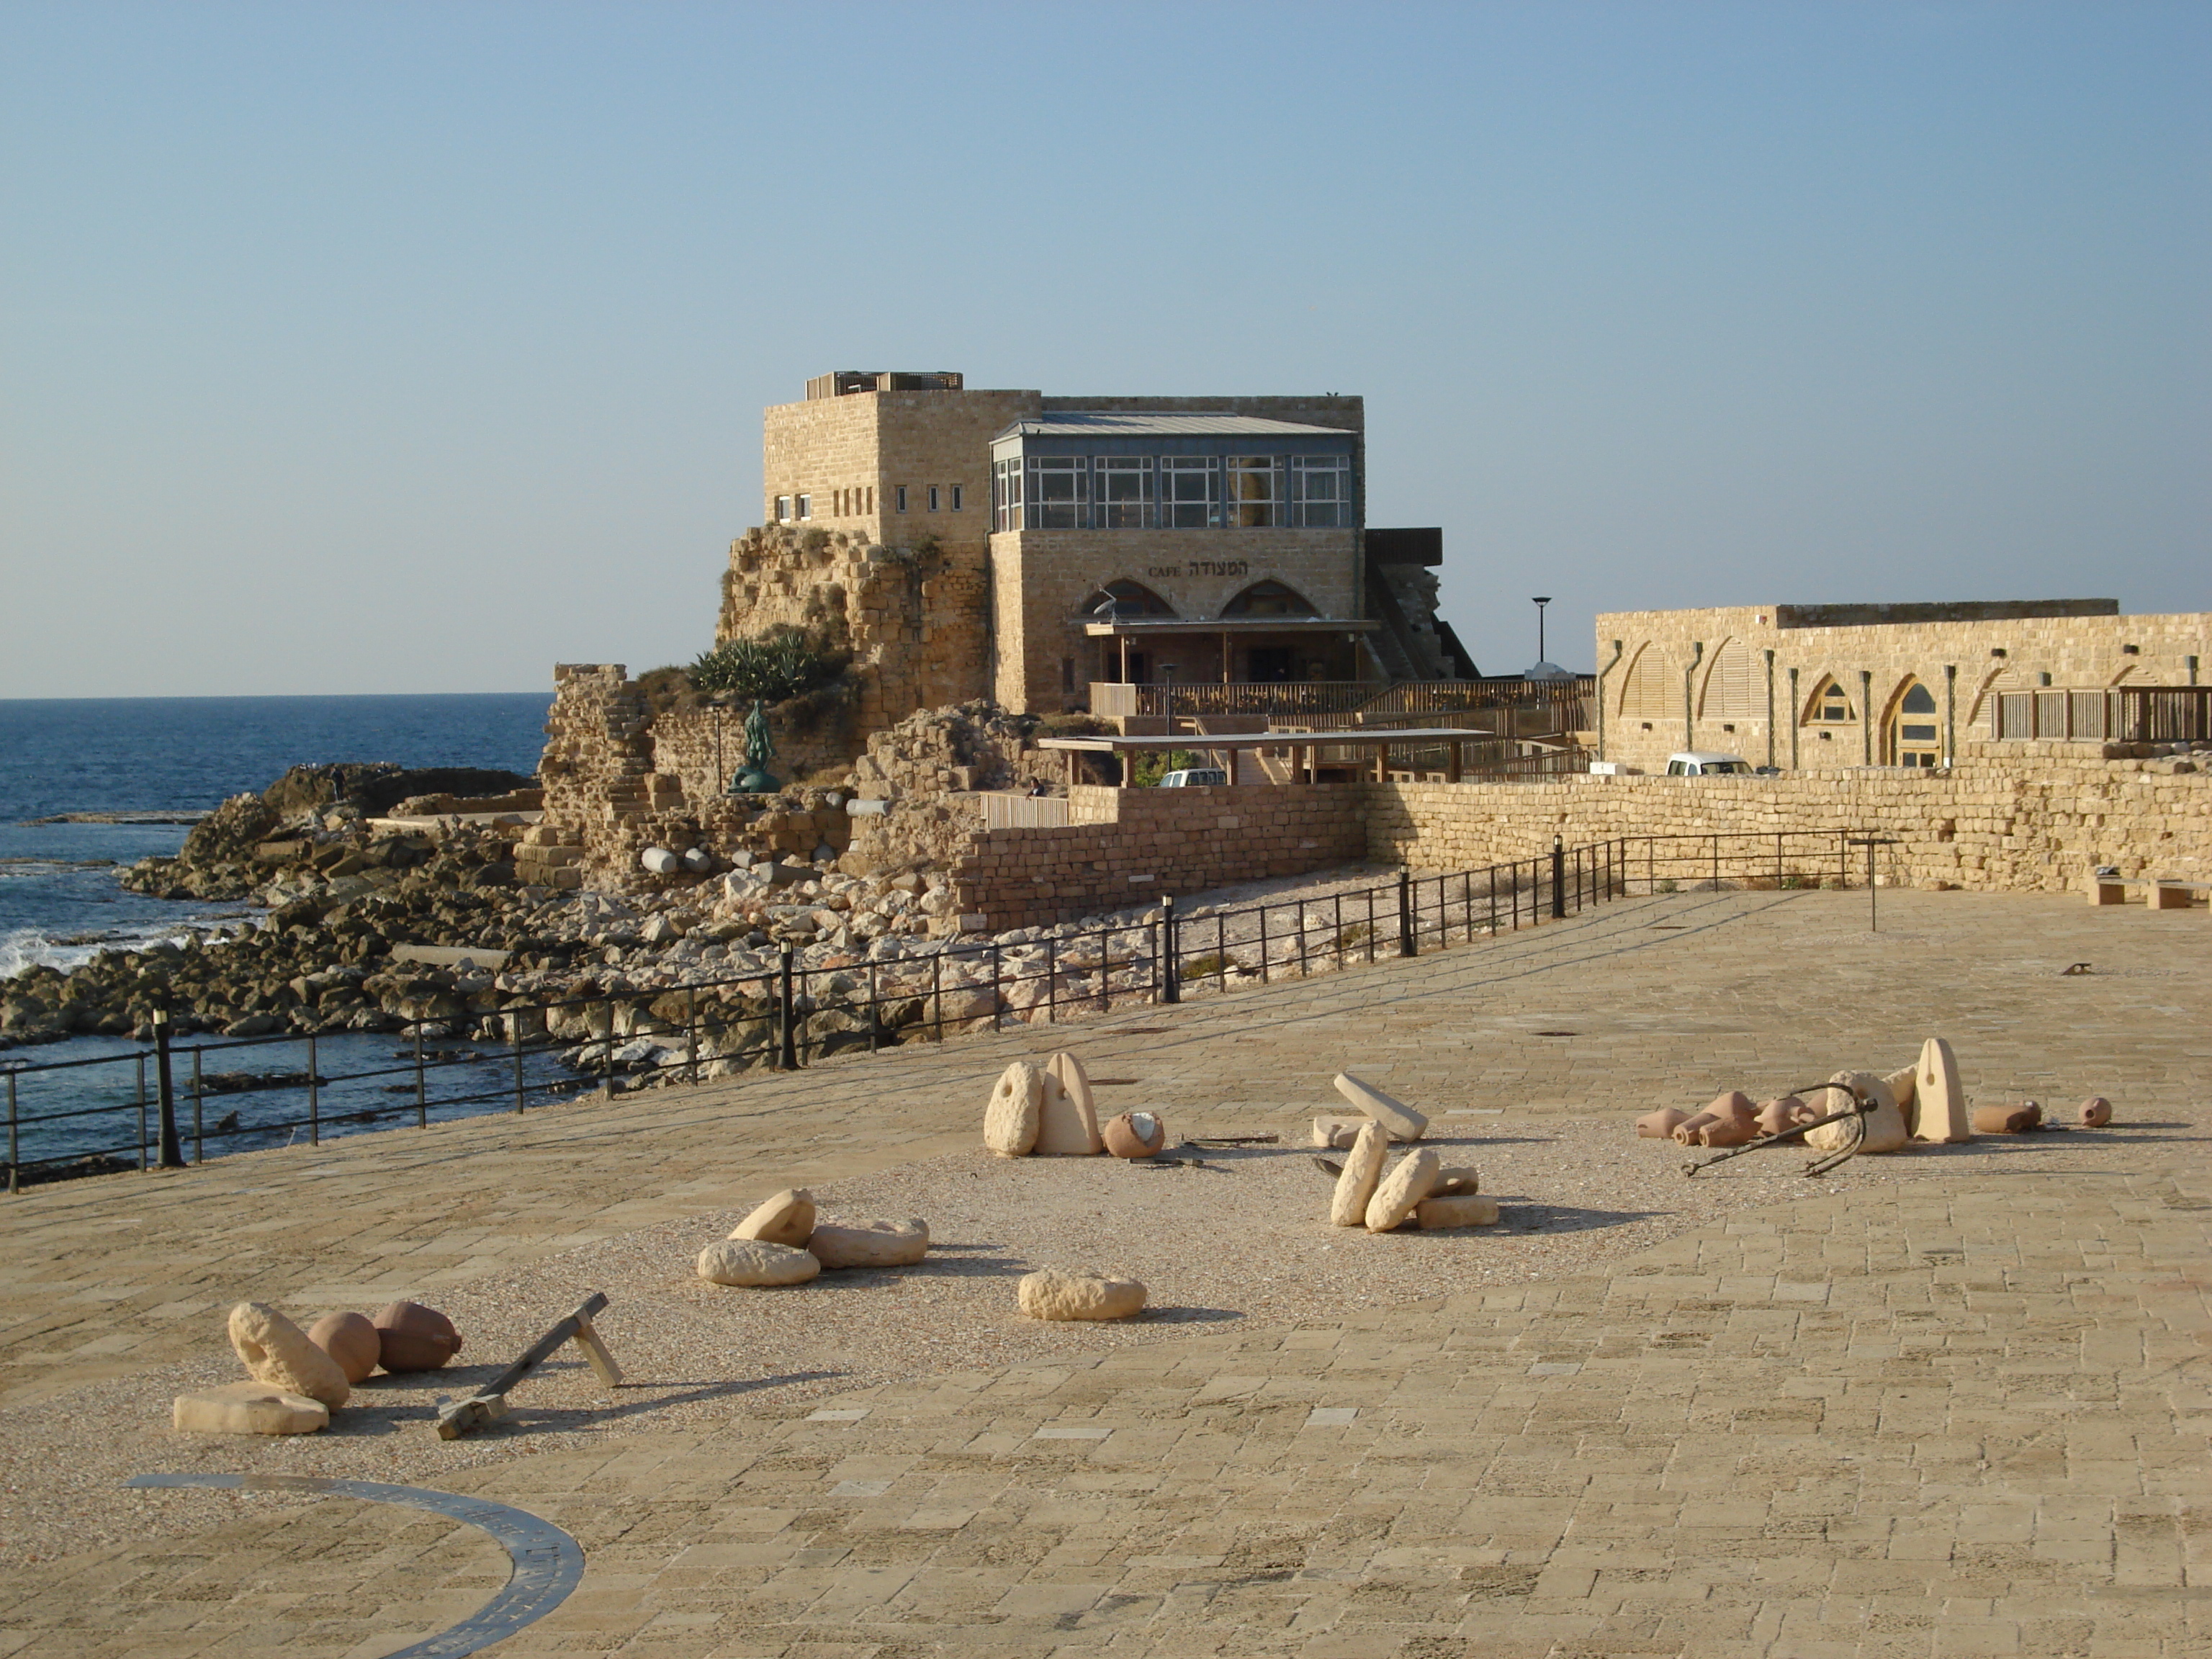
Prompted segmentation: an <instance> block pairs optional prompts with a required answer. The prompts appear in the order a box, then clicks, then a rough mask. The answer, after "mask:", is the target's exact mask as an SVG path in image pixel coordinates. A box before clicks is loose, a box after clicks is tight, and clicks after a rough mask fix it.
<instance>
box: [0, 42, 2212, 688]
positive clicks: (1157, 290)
mask: <svg viewBox="0 0 2212 1659" xmlns="http://www.w3.org/2000/svg"><path fill="white" fill-rule="evenodd" d="M2208 88H2212V6H2207V5H2205V4H2203V3H2191V4H2179V5H2152V4H2129V3H2123V0H2096V3H2085V4H2071V5H2055V4H2033V3H1944V4H1924V5H1920V4H1901V3H1900V4H1882V3H1877V0H1853V3H1847V4H1789V3H1771V4H1757V5H1717V4H1698V3H1692V0H1669V3H1664V4H1661V3H1649V0H1638V3H1634V4H1620V5H1602V4H1557V5H1538V4H1522V5H1482V4H1463V5H1455V6H1447V7H1429V6H1420V5H1411V4H1397V5H1366V6H1360V5H1350V4H1344V3H1336V4H1331V5H1328V6H1305V5H1297V4H1277V5H1255V6H1246V5H1236V4H1226V3H1221V4H1208V3H1195V0H1181V3H1175V4H1167V5H1152V4H1121V3H1103V4H1097V3H1094V4H1080V5H1079V4H1055V3H1049V0H1030V3H1024V4H1019V5H1012V6H958V5H927V6H925V5H919V4H900V5H885V6H873V5H860V4H838V3H826V4H825V3H817V4H813V5H809V6H805V7H793V6H786V5H778V6H774V7H769V6H760V7H752V6H740V5H712V6H709V5H676V4H623V5H599V6H588V5H561V4H552V3H530V4H513V5H468V4H451V3H438V4H419V5H410V4H392V3H377V4H363V5H352V6H347V5H330V4H325V5H315V4H308V3H300V0H291V3H285V4H280V5H269V6H235V5H222V4H210V3H192V4H186V5H179V4H174V3H162V4H158V5H147V6H126V5H102V4H96V3H87V4H70V5H59V4H40V3H35V0H15V3H12V4H10V5H9V6H8V7H6V8H5V9H4V11H0V578H3V579H4V580H0V619H4V628H3V629H0V696H63V695H98V694H103V693H118V694H121V693H130V694H161V693H177V694H183V693H241V692H304V691H384V690H526V689H530V688H532V687H537V686H541V685H545V684H549V683H550V665H552V664H553V663H554V662H555V661H556V660H608V661H615V660H620V661H626V662H628V663H629V665H631V667H632V668H633V669H634V670H637V669H642V668H645V667H647V666H651V665H654V664H657V663H660V662H664V661H669V660H686V659H689V658H690V656H692V655H693V654H694V653H696V652H697V651H699V650H700V649H701V648H702V647H704V646H706V645H707V644H708V643H710V641H711V635H712V628H713V622H714V607H715V602H716V586H715V584H716V577H717V574H718V573H719V571H720V568H721V566H722V563H723V559H724V550H725V548H726V544H727V543H728V541H729V539H730V538H731V537H732V536H733V535H735V534H736V533H738V532H740V531H742V530H743V529H744V527H745V526H747V525H749V524H750V523H751V522H753V521H754V520H755V519H756V518H757V513H758V501H759V477H758V473H759V465H760V459H759V458H760V410H761V407H762V405H763V404H769V403H780V402H788V401H791V400H793V399H795V398H798V397H799V396H800V395H801V393H802V392H803V389H804V382H805V379H806V377H807V376H808V375H810V374H819V373H822V372H823V371H825V370H828V369H830V368H957V369H961V370H963V371H964V372H965V373H966V374H967V375H968V377H969V384H970V385H973V386H1036V387H1040V388H1042V389H1045V390H1048V391H1050V392H1055V393H1066V392H1173V393H1194V392H1308V391H1336V392H1359V393H1362V394H1364V397H1365V398H1366V399H1367V410H1368V420H1369V427H1370V447H1369V457H1370V484H1369V491H1370V520H1371V521H1372V522H1375V523H1377V524H1441V525H1442V526H1443V527H1444V530H1445V538H1446V540H1445V545H1446V549H1447V564H1446V575H1445V584H1444V592H1445V597H1446V605H1445V611H1446V614H1447V616H1449V617H1450V618H1451V619H1452V620H1453V621H1454V622H1455V623H1456V624H1457V626H1458V628H1459V630H1460V633H1461V635H1462V637H1463V638H1464V639H1465V640H1466V641H1468V645H1469V647H1471V648H1472V649H1473V651H1474V654H1475V656H1476V658H1477V659H1478V660H1479V661H1480V663H1481V664H1482V665H1483V666H1484V668H1485V669H1486V670H1488V671H1500V670H1517V669H1519V668H1522V667H1524V666H1526V665H1527V663H1528V660H1529V659H1531V658H1532V657H1533V656H1534V628H1533V626H1532V622H1531V607H1530V606H1529V605H1528V596H1529V595H1531V594H1533V593H1537V592H1546V593H1550V594H1553V595H1556V596H1557V600H1558V602H1557V603H1556V604H1555V605H1553V608H1552V634H1551V638H1552V647H1553V648H1552V655H1553V656H1554V657H1556V658H1559V659H1563V660H1565V661H1566V662H1567V663H1569V664H1570V665H1574V666H1578V667H1583V668H1587V667H1589V665H1590V655H1591V650H1592V647H1591V644H1590V618H1591V617H1592V615H1593V613H1594V612H1595V611H1599V610H1601V609H1628V608H1638V607H1646V606H1672V605H1704V604H1748V603H1753V602H1767V601H1774V600H1846V599H1948V598H1966V597H1982V598H1997V597H2021V596H2045V595H2079V594H2099V595H2112V596H2114V597H2117V598H2118V599H2119V600H2120V601H2121V602H2122V605H2124V607H2125V608H2126V609H2128V610H2130V611H2172V610H2195V609H2204V608H2208V607H2212V546H2208V528H2212V483H2208V477H2207V458H2208V456H2212V373H2208V371H2209V370H2212V361H2208V359H2212V350H2208V313H2212V258H2208V252H2212V236H2209V235H2208V231H2212V143H2208V140H2212V97H2208V90H2207V89H2208Z"/></svg>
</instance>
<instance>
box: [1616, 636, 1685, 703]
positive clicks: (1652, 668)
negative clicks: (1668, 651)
mask: <svg viewBox="0 0 2212 1659" xmlns="http://www.w3.org/2000/svg"><path fill="white" fill-rule="evenodd" d="M1670 678H1671V677H1670V676H1669V675H1668V672H1667V659H1666V657H1665V655H1664V654H1663V653H1662V652H1661V651H1660V650H1659V649H1658V648H1657V647H1656V646H1654V645H1652V644H1650V642H1648V641H1647V642H1646V643H1644V644H1643V645H1639V646H1638V647H1636V654H1635V655H1634V656H1633V657H1632V658H1630V659H1629V662H1628V671H1627V672H1626V673H1625V674H1623V675H1622V676H1621V677H1620V710H1619V712H1620V717H1621V718H1622V719H1623V720H1664V719H1665V718H1666V717H1667V715H1668V713H1669V712H1670V711H1671V712H1673V713H1674V714H1680V712H1681V702H1680V688H1679V687H1675V688H1673V689H1672V692H1673V694H1672V695H1669V692H1670V688H1669V685H1668V681H1669V679H1670Z"/></svg>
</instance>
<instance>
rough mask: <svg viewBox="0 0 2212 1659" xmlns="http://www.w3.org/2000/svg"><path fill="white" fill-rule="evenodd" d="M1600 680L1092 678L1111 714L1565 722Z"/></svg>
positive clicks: (1094, 701)
mask: <svg viewBox="0 0 2212 1659" xmlns="http://www.w3.org/2000/svg"><path fill="white" fill-rule="evenodd" d="M1594 686H1595V680H1593V679H1592V678H1590V677H1589V676H1588V675H1583V676H1579V677H1577V678H1573V679H1565V680H1524V679H1520V678H1510V679H1508V678H1498V679H1480V680H1401V681H1399V682H1398V683H1396V684H1390V685H1385V684H1379V683H1377V682H1376V681H1374V680H1232V681H1231V682H1229V683H1228V684H1213V683H1209V682H1206V681H1194V682H1193V683H1191V684H1175V685H1129V684H1121V683H1120V682H1117V681H1109V680H1093V681H1092V682H1091V713H1092V714H1097V715H1101V716H1103V717H1105V718H1107V719H1109V720H1126V719H1131V718H1141V719H1151V720H1165V719H1171V718H1174V717H1176V716H1193V717H1196V718H1200V719H1203V718H1205V717H1206V716H1208V715H1220V714H1264V715H1267V716H1269V717H1271V718H1280V719H1285V720H1314V719H1317V718H1321V717H1325V716H1328V715H1333V714H1334V715H1358V714H1462V713H1465V712H1468V711H1470V710H1474V709H1481V708H1549V709H1553V710H1556V711H1557V712H1558V714H1559V716H1560V719H1561V720H1562V722H1564V723H1565V725H1582V724H1586V723H1587V719H1586V716H1585V714H1584V712H1583V710H1584V708H1585V706H1586V703H1587V700H1588V698H1589V696H1590V694H1591V691H1592V688H1593V687H1594Z"/></svg>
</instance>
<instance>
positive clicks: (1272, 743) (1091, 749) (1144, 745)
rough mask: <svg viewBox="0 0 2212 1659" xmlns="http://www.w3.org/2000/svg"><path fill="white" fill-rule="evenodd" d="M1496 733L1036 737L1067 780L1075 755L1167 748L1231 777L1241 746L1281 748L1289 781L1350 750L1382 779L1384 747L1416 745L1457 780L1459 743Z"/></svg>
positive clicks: (1491, 738)
mask: <svg viewBox="0 0 2212 1659" xmlns="http://www.w3.org/2000/svg"><path fill="white" fill-rule="evenodd" d="M1497 740H1498V738H1497V734H1496V733H1494V732H1470V731H1468V730H1467V728H1466V727H1464V726H1400V727H1393V728H1383V727H1377V726H1367V727H1364V728H1361V729H1358V730H1354V731H1350V732H1196V733H1189V734H1186V735H1184V736H1182V737H1167V738H1134V737H1115V736H1111V735H1109V736H1103V737H1095V738H1038V739H1037V747H1038V748H1040V749H1058V750H1062V751H1064V752H1065V753H1066V756H1067V781H1068V782H1069V783H1070V784H1074V783H1077V782H1079V781H1080V780H1079V777H1078V776H1077V766H1076V757H1077V756H1078V755H1112V756H1114V757H1115V758H1116V759H1117V760H1119V759H1120V758H1121V757H1122V756H1124V755H1158V754H1165V753H1168V752H1169V751H1170V750H1177V749H1180V750H1186V751H1188V752H1191V753H1196V754H1203V755H1216V756H1218V757H1220V759H1219V762H1218V764H1219V765H1220V767H1221V769H1222V770H1223V771H1225V772H1226V773H1228V774H1229V775H1230V776H1231V778H1234V777H1235V776H1236V775H1237V765H1236V756H1237V752H1238V751H1240V750H1257V749H1268V750H1282V751H1285V752H1287V753H1288V754H1289V755H1290V756H1291V775H1290V777H1289V778H1288V779H1287V780H1286V781H1288V782H1291V783H1317V782H1319V781H1322V780H1321V779H1320V777H1319V775H1318V773H1319V770H1320V764H1321V763H1320V752H1321V750H1324V749H1334V750H1352V752H1353V753H1354V754H1356V755H1358V756H1359V757H1360V758H1359V760H1358V769H1359V770H1360V772H1361V773H1363V774H1364V775H1367V776H1371V777H1372V778H1373V780H1374V781H1376V782H1377V783H1381V782H1383V781H1384V780H1385V779H1386V778H1387V777H1388V776H1389V759H1390V750H1393V749H1395V748H1406V747H1409V746H1414V745H1418V746H1419V747H1422V748H1430V747H1432V746H1434V745H1436V744H1443V750H1444V777H1445V779H1446V780H1447V781H1449V782H1452V783H1457V782H1458V781H1460V777H1461V775H1462V772H1463V771H1464V769H1465V762H1464V757H1463V755H1462V746H1463V745H1464V744H1470V743H1495V742H1496V741H1497ZM1121 775H1122V776H1124V777H1127V776H1128V775H1129V773H1128V769H1127V762H1123V763H1122V774H1121Z"/></svg>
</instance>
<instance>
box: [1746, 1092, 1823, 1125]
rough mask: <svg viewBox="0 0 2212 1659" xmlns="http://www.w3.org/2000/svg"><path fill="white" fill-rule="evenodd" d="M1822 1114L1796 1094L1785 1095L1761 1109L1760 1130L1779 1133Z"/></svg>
mask: <svg viewBox="0 0 2212 1659" xmlns="http://www.w3.org/2000/svg"><path fill="white" fill-rule="evenodd" d="M1818 1116H1820V1113H1818V1112H1816V1111H1814V1109H1812V1108H1811V1107H1810V1106H1808V1105H1807V1104H1806V1103H1804V1102H1803V1101H1802V1100H1800V1099H1798V1098H1797V1097H1796V1096H1795V1095H1784V1096H1783V1097H1782V1098H1781V1099H1779V1100H1770V1101H1767V1102H1765V1103H1764V1104H1762V1105H1761V1106H1760V1107H1759V1133H1761V1134H1763V1135H1778V1134H1780V1133H1782V1132H1783V1131H1784V1129H1794V1128H1796V1127H1797V1126H1798V1125H1799V1124H1801V1123H1810V1122H1811V1121H1813V1120H1814V1118H1816V1117H1818Z"/></svg>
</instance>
